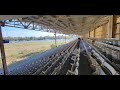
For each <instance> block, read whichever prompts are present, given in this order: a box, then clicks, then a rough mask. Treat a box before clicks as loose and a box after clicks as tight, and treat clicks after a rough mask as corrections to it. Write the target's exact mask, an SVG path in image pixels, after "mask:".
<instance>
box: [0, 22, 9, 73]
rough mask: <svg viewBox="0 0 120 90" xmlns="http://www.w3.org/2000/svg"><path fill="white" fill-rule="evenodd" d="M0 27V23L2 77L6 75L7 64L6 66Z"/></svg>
mask: <svg viewBox="0 0 120 90" xmlns="http://www.w3.org/2000/svg"><path fill="white" fill-rule="evenodd" d="M1 25H2V23H0V51H1V59H2V64H3V71H4V75H7V74H8V69H7V64H6V57H5V50H4V44H3V37H2V30H1Z"/></svg>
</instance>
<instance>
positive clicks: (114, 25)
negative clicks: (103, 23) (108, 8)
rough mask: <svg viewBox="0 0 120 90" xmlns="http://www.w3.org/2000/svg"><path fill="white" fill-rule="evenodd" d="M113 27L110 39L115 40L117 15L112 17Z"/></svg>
mask: <svg viewBox="0 0 120 90" xmlns="http://www.w3.org/2000/svg"><path fill="white" fill-rule="evenodd" d="M112 18H113V24H112V25H113V27H112V33H113V34H112V37H113V38H115V34H116V30H117V15H113V17H112Z"/></svg>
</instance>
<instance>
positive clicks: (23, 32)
mask: <svg viewBox="0 0 120 90" xmlns="http://www.w3.org/2000/svg"><path fill="white" fill-rule="evenodd" d="M2 34H3V37H8V36H10V37H31V36H33V37H40V36H48V35H49V36H54V33H49V32H42V31H35V30H28V29H21V28H14V27H7V26H5V27H2ZM58 35H63V34H57V36H58Z"/></svg>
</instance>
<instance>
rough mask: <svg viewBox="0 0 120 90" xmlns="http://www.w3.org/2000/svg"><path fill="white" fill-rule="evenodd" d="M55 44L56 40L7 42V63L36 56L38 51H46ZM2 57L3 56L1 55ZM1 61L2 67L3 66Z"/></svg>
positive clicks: (61, 42) (60, 42)
mask: <svg viewBox="0 0 120 90" xmlns="http://www.w3.org/2000/svg"><path fill="white" fill-rule="evenodd" d="M61 44H64V42H63V41H59V42H57V45H61ZM51 46H54V41H51V42H45V41H42V42H21V43H8V44H5V45H4V47H5V54H6V60H7V65H10V64H12V63H15V62H18V61H21V60H23V59H24V58H26V57H28V56H34V55H36V54H37V53H41V52H44V51H46V50H48V49H50V48H52V47H51ZM0 58H1V56H0ZM1 63H2V62H0V67H2V64H1Z"/></svg>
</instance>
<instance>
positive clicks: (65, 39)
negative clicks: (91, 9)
mask: <svg viewBox="0 0 120 90" xmlns="http://www.w3.org/2000/svg"><path fill="white" fill-rule="evenodd" d="M65 43H66V34H65Z"/></svg>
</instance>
